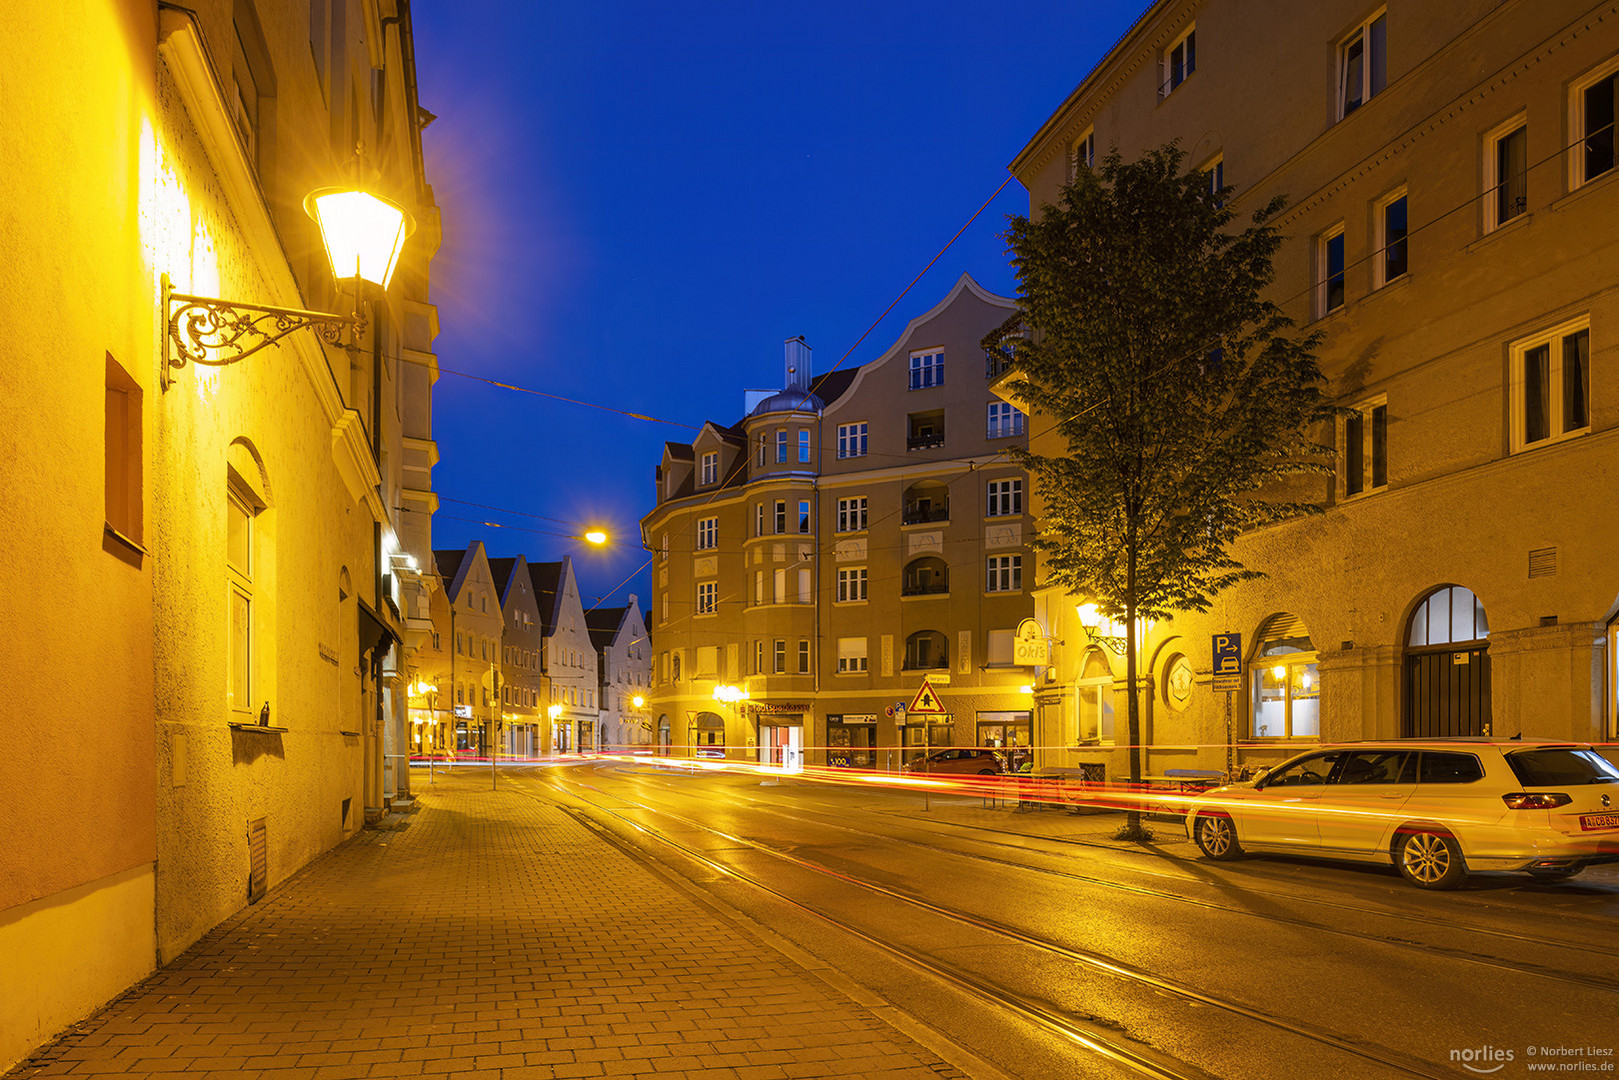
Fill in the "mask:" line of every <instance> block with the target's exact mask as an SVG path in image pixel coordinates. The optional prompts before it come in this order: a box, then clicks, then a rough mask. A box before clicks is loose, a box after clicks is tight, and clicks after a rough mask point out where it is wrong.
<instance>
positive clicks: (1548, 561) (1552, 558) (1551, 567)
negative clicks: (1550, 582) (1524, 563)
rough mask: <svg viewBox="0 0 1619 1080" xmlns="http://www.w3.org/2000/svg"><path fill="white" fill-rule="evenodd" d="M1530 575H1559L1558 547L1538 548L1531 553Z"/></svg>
mask: <svg viewBox="0 0 1619 1080" xmlns="http://www.w3.org/2000/svg"><path fill="white" fill-rule="evenodd" d="M1529 576H1530V577H1532V578H1537V577H1556V576H1557V549H1556V548H1554V547H1549V548H1536V549H1535V550H1533V551H1531V552H1530V553H1529Z"/></svg>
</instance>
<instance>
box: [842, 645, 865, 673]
mask: <svg viewBox="0 0 1619 1080" xmlns="http://www.w3.org/2000/svg"><path fill="white" fill-rule="evenodd" d="M865 670H866V639H865V638H863V637H840V638H838V674H840V675H848V674H852V673H855V672H861V671H865Z"/></svg>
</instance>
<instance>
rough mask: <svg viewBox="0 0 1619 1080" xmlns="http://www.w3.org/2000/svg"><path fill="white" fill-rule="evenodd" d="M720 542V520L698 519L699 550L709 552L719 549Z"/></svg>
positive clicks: (715, 518)
mask: <svg viewBox="0 0 1619 1080" xmlns="http://www.w3.org/2000/svg"><path fill="white" fill-rule="evenodd" d="M719 542H720V519H719V518H717V517H710V518H698V519H697V550H698V551H707V550H708V549H709V548H712V547H718V546H719Z"/></svg>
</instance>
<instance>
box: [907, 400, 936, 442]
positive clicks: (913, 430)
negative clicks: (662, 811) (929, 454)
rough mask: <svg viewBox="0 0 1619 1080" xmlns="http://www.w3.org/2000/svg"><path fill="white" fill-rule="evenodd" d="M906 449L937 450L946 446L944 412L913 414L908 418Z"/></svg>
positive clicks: (934, 411)
mask: <svg viewBox="0 0 1619 1080" xmlns="http://www.w3.org/2000/svg"><path fill="white" fill-rule="evenodd" d="M907 419H908V423H907V428H906V438H905V448H906V449H907V450H936V449H938V448H939V447H941V446H943V445H944V410H943V409H935V410H933V411H931V412H923V413H911V414H910V416H909V417H908V418H907Z"/></svg>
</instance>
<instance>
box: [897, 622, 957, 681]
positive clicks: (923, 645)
mask: <svg viewBox="0 0 1619 1080" xmlns="http://www.w3.org/2000/svg"><path fill="white" fill-rule="evenodd" d="M949 667H950V650H949V648H948V647H947V645H946V644H945V638H944V635H943V634H941V633H940V632H939V631H937V630H919V631H917V632H916V633H914V634H912V635H911V636H910V637H908V638H906V639H905V667H904V670H906V671H943V670H946V669H947V668H949Z"/></svg>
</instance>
